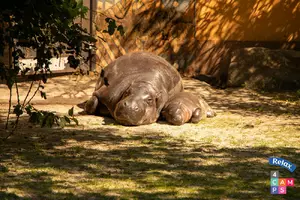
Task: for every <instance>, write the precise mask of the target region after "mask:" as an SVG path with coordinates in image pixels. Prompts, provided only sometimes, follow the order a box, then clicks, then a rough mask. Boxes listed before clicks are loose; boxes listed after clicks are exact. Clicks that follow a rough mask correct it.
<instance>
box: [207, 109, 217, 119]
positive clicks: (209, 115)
mask: <svg viewBox="0 0 300 200" xmlns="http://www.w3.org/2000/svg"><path fill="white" fill-rule="evenodd" d="M215 116H217V113H216V112H215V111H213V110H208V111H207V112H206V117H208V118H212V117H215Z"/></svg>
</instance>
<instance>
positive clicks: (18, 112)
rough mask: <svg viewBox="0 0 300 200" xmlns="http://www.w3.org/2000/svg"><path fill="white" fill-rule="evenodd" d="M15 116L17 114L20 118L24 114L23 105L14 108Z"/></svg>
mask: <svg viewBox="0 0 300 200" xmlns="http://www.w3.org/2000/svg"><path fill="white" fill-rule="evenodd" d="M13 113H14V114H16V115H17V116H20V115H22V114H23V110H22V106H21V104H17V105H16V106H14V111H13Z"/></svg>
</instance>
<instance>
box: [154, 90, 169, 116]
mask: <svg viewBox="0 0 300 200" xmlns="http://www.w3.org/2000/svg"><path fill="white" fill-rule="evenodd" d="M167 101H168V93H167V92H166V91H165V90H162V91H160V92H158V93H157V94H156V109H157V112H158V113H160V111H161V110H162V109H163V107H164V106H165V104H166V102H167Z"/></svg>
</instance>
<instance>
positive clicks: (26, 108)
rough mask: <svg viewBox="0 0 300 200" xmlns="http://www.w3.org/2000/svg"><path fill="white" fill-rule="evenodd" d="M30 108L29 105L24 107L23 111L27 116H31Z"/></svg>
mask: <svg viewBox="0 0 300 200" xmlns="http://www.w3.org/2000/svg"><path fill="white" fill-rule="evenodd" d="M32 109H33V108H32V106H31V105H30V104H28V105H27V106H26V107H25V110H26V113H27V114H28V115H31V111H32Z"/></svg>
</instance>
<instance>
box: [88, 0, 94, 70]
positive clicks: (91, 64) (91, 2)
mask: <svg viewBox="0 0 300 200" xmlns="http://www.w3.org/2000/svg"><path fill="white" fill-rule="evenodd" d="M93 1H94V0H90V34H91V36H94V34H93V6H94V3H93ZM91 56H92V50H91V49H89V58H90V60H89V66H90V71H92V69H93V62H92V60H91Z"/></svg>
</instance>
